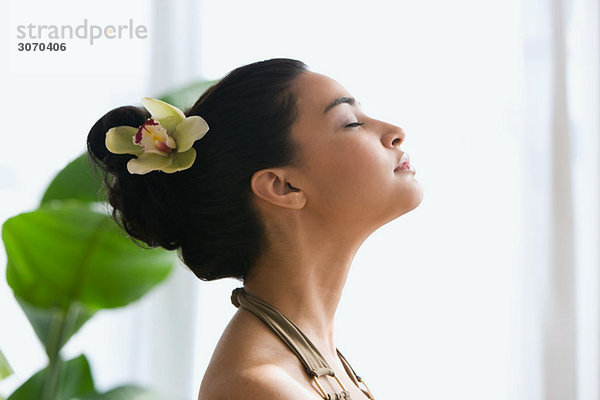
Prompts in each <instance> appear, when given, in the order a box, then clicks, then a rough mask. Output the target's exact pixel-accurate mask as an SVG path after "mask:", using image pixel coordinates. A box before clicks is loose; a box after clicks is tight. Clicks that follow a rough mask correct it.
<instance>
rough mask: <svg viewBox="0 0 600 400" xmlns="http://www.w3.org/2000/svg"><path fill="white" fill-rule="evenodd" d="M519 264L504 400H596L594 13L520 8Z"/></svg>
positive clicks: (570, 2) (599, 107) (562, 3)
mask: <svg viewBox="0 0 600 400" xmlns="http://www.w3.org/2000/svg"><path fill="white" fill-rule="evenodd" d="M523 6H524V8H523V10H524V13H523V26H524V30H523V43H524V52H523V57H524V58H523V66H524V69H523V78H524V79H523V94H524V96H523V99H524V108H523V111H524V114H523V122H524V124H523V146H524V147H523V149H522V150H523V156H524V160H525V162H526V163H525V164H524V165H525V166H526V167H525V169H524V171H523V180H524V183H525V185H524V188H523V189H524V191H523V194H524V195H523V201H524V207H525V213H524V216H525V218H524V221H523V228H524V231H523V241H522V255H523V258H522V261H523V263H522V265H521V267H520V272H519V273H518V274H517V276H516V278H517V281H518V283H519V287H520V291H519V292H518V293H517V295H516V296H515V302H514V305H515V309H514V311H515V315H516V317H517V319H516V326H517V327H518V328H519V329H517V331H516V332H515V334H516V335H515V338H516V340H517V342H516V343H518V345H515V347H514V348H513V351H515V355H516V357H514V361H513V365H514V367H516V368H515V371H517V373H516V374H515V375H514V380H513V383H514V384H515V385H514V386H513V389H514V390H515V391H514V392H513V395H512V396H511V398H512V399H522V400H526V399H527V400H538V399H539V400H541V399H545V400H566V399H574V400H575V399H576V400H595V399H598V398H600V391H599V379H600V369H599V368H598V365H599V356H600V346H599V342H600V330H599V323H598V322H599V317H600V294H599V293H600V291H599V283H600V275H599V273H598V269H599V268H598V267H599V266H600V257H599V252H598V247H599V245H600V234H599V232H600V213H599V211H600V197H599V186H600V185H599V183H600V141H599V140H598V137H599V134H600V126H599V119H598V113H599V111H600V103H599V97H600V80H599V77H600V69H599V54H600V44H599V43H600V41H599V38H600V31H599V24H600V8H599V7H598V2H597V1H596V0H533V1H525V2H523Z"/></svg>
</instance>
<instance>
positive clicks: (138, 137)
mask: <svg viewBox="0 0 600 400" xmlns="http://www.w3.org/2000/svg"><path fill="white" fill-rule="evenodd" d="M133 142H134V143H135V144H137V145H138V146H141V147H142V148H143V149H144V151H146V152H150V153H158V154H161V155H167V153H170V152H171V151H172V150H173V149H175V148H177V145H176V143H175V139H174V138H173V137H171V136H169V134H168V132H167V130H166V129H165V128H164V127H163V126H162V125H161V124H160V123H158V122H157V121H155V120H154V119H152V118H148V119H147V120H146V122H144V123H143V124H142V126H140V128H139V129H138V131H137V133H136V134H135V136H134V139H133Z"/></svg>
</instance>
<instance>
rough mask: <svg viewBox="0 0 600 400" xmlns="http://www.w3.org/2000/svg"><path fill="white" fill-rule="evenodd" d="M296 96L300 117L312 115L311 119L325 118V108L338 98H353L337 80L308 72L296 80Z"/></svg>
mask: <svg viewBox="0 0 600 400" xmlns="http://www.w3.org/2000/svg"><path fill="white" fill-rule="evenodd" d="M295 89H296V96H297V100H298V111H299V116H306V114H310V115H311V118H313V119H314V118H316V117H317V115H318V118H319V119H321V118H325V115H324V110H325V108H326V107H327V106H328V105H329V104H330V103H331V102H332V101H334V100H335V99H336V98H339V97H344V96H345V97H351V95H350V93H349V92H348V91H347V90H346V89H345V88H344V87H343V86H342V85H341V84H339V83H338V82H337V81H336V80H335V79H332V78H330V77H328V76H326V75H323V74H319V73H317V72H312V71H306V72H304V73H302V74H301V75H300V76H299V77H298V79H297V80H296V85H295Z"/></svg>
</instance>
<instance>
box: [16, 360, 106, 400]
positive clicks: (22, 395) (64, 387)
mask: <svg viewBox="0 0 600 400" xmlns="http://www.w3.org/2000/svg"><path fill="white" fill-rule="evenodd" d="M59 368H60V371H59V385H58V390H57V396H56V398H55V399H53V400H71V399H72V398H73V397H77V396H83V395H87V394H92V393H95V389H94V381H93V380H92V374H91V371H90V365H89V363H88V360H87V359H86V358H85V356H84V355H83V354H82V355H80V356H78V357H75V358H73V359H71V360H69V361H66V362H61V363H60V366H59ZM47 372H48V368H47V367H46V368H44V369H42V370H41V371H38V372H36V373H35V375H33V376H32V377H31V378H29V379H28V380H27V381H26V382H25V383H23V384H22V385H21V386H20V387H19V388H18V389H17V390H15V391H14V392H13V394H11V395H10V396H9V397H8V399H7V400H32V399H42V398H43V393H42V390H43V385H44V380H45V378H46V374H47Z"/></svg>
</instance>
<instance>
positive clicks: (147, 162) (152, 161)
mask: <svg viewBox="0 0 600 400" xmlns="http://www.w3.org/2000/svg"><path fill="white" fill-rule="evenodd" d="M171 154H174V153H169V155H168V156H167V157H165V156H161V155H159V154H156V153H144V154H142V155H141V156H139V157H138V158H132V159H131V160H129V162H128V163H127V170H128V171H129V173H130V174H139V175H143V174H146V173H148V172H150V171H154V170H157V169H162V168H164V167H167V166H169V165H170V164H171V163H172V162H173V157H172V156H171Z"/></svg>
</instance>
